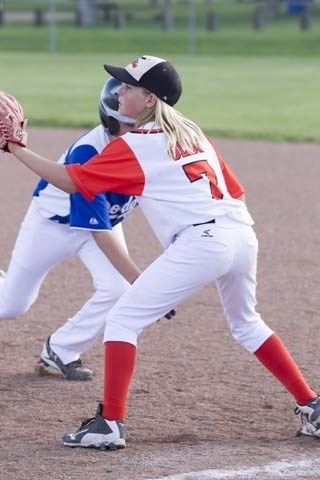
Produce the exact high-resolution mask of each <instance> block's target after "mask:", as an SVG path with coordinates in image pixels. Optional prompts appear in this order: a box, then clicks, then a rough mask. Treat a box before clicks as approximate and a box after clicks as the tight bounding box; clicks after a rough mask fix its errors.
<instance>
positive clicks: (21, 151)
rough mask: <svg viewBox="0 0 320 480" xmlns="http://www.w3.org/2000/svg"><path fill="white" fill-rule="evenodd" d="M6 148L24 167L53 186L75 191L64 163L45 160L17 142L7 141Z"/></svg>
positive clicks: (68, 191) (69, 191)
mask: <svg viewBox="0 0 320 480" xmlns="http://www.w3.org/2000/svg"><path fill="white" fill-rule="evenodd" d="M8 150H9V151H10V152H11V153H12V154H13V155H14V156H15V157H16V158H17V159H18V160H19V161H20V162H21V163H23V164H24V165H25V166H26V167H28V168H29V169H30V170H32V171H33V172H34V173H36V174H37V175H39V177H42V178H45V179H46V180H47V181H48V182H49V183H52V184H53V185H54V186H55V187H57V188H60V189H61V190H64V191H65V192H67V193H73V192H76V191H77V189H76V187H75V185H74V183H73V181H72V179H71V178H70V176H69V174H68V172H67V170H66V168H65V167H64V165H61V164H59V163H56V162H53V161H51V160H47V159H46V158H44V157H41V156H40V155H38V154H36V153H34V152H32V151H31V150H29V149H28V148H24V147H21V146H20V145H18V144H17V143H11V142H9V143H8Z"/></svg>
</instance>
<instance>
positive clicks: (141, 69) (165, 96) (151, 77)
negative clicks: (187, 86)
mask: <svg viewBox="0 0 320 480" xmlns="http://www.w3.org/2000/svg"><path fill="white" fill-rule="evenodd" d="M104 68H105V70H106V71H107V72H108V73H109V74H110V75H111V76H112V77H114V78H117V79H118V80H120V82H123V83H127V84H128V85H134V86H135V87H143V88H145V89H146V90H149V92H152V93H154V94H155V95H156V96H157V97H158V98H160V100H163V101H164V102H165V103H167V104H168V105H171V106H173V105H174V104H175V103H177V101H178V100H179V98H180V95H181V92H182V86H181V80H180V77H179V75H178V73H177V71H176V69H175V68H174V67H173V65H172V64H171V63H170V62H168V61H167V60H164V59H163V58H159V57H152V56H150V55H143V56H141V57H138V58H137V59H135V60H132V62H130V63H129V65H127V66H126V67H125V68H122V67H114V66H112V65H104Z"/></svg>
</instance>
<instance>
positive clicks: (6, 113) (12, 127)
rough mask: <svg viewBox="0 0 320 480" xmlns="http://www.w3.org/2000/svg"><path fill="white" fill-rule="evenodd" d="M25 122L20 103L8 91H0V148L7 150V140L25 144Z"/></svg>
mask: <svg viewBox="0 0 320 480" xmlns="http://www.w3.org/2000/svg"><path fill="white" fill-rule="evenodd" d="M26 124H27V121H26V120H25V118H24V113H23V109H22V107H21V105H20V103H19V102H18V101H17V100H16V99H15V98H14V97H13V96H12V95H10V94H9V93H6V92H3V91H0V150H3V151H4V152H9V149H8V142H12V143H18V144H19V145H22V146H23V147H25V146H26V144H27V132H26V131H25V127H26Z"/></svg>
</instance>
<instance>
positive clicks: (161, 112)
mask: <svg viewBox="0 0 320 480" xmlns="http://www.w3.org/2000/svg"><path fill="white" fill-rule="evenodd" d="M148 122H154V123H155V124H156V125H157V126H158V127H160V128H161V129H162V130H163V131H164V133H165V135H166V137H167V149H168V153H169V154H170V155H171V153H172V152H175V150H176V146H177V144H178V145H179V146H180V147H181V148H182V149H183V150H185V151H187V152H189V153H193V152H194V150H195V148H199V149H203V147H204V143H205V135H204V133H203V132H202V130H201V128H200V127H199V126H198V125H197V124H196V123H194V122H193V121H192V120H189V119H188V118H186V117H185V116H184V115H182V113H180V112H178V110H175V108H173V107H171V106H170V105H167V104H166V103H165V102H163V101H162V100H160V99H157V101H156V103H155V105H154V107H153V108H151V109H148V110H147V111H146V112H145V113H144V114H143V115H142V116H141V117H140V118H139V119H137V121H136V126H137V127H142V126H143V125H145V124H146V123H148Z"/></svg>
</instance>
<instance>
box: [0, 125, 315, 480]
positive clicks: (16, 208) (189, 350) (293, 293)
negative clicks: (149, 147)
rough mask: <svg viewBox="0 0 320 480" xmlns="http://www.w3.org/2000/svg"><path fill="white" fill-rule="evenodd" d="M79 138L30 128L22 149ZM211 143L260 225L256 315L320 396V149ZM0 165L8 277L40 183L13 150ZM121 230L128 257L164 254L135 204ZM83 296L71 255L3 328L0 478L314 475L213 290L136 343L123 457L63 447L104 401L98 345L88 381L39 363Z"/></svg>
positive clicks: (283, 409)
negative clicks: (42, 371)
mask: <svg viewBox="0 0 320 480" xmlns="http://www.w3.org/2000/svg"><path fill="white" fill-rule="evenodd" d="M79 133H80V131H79V130H78V131H76V130H67V131H64V130H62V129H61V130H58V131H52V130H49V129H48V130H47V129H31V133H30V146H31V148H35V149H36V150H37V151H38V152H41V153H43V154H47V155H48V156H49V157H50V158H53V159H54V158H56V156H57V155H58V154H59V153H60V152H61V151H62V149H63V148H64V147H66V146H67V145H68V144H69V142H70V141H71V140H73V139H74V138H75V137H76V136H77V135H78V134H79ZM217 145H218V147H220V150H221V152H222V153H223V155H224V157H225V159H226V160H227V161H228V162H229V163H230V165H231V166H232V167H233V169H234V170H235V171H236V173H237V174H238V176H239V177H240V179H241V180H242V182H243V183H244V184H245V186H246V188H247V203H248V205H249V209H250V211H251V213H252V214H253V217H254V218H255V220H256V231H257V234H258V238H259V240H260V257H259V267H258V309H259V311H260V313H261V314H262V316H263V318H264V319H265V320H266V321H267V323H268V324H269V325H270V326H271V327H272V328H274V329H275V331H276V332H277V333H279V334H280V335H281V336H282V338H283V340H284V341H285V343H286V345H287V346H288V348H289V350H290V351H291V352H292V354H293V355H294V356H295V358H296V360H297V361H298V363H299V365H300V366H301V369H302V370H303V372H304V374H305V375H306V377H307V379H308V380H309V381H310V382H311V384H312V386H313V387H314V388H315V389H318V390H320V379H319V368H318V362H317V354H318V351H319V340H320V335H319V311H320V295H319V290H320V289H319V283H318V278H319V271H320V255H319V253H318V252H319V249H318V246H319V233H318V232H319V225H320V209H319V178H320V162H319V153H320V146H319V145H311V144H296V145H294V144H284V143H281V144H271V143H265V142H245V141H225V140H217ZM0 157H2V158H0V160H1V161H0V190H1V203H0V219H1V233H0V238H1V241H0V246H1V248H0V268H2V269H6V267H7V265H8V262H9V258H10V252H11V249H12V247H13V243H14V240H15V237H16V234H17V232H18V230H19V226H20V222H21V220H22V218H23V215H24V212H25V210H26V207H27V205H28V202H29V200H30V196H31V193H32V189H33V186H34V184H35V182H36V180H37V177H36V176H35V175H33V174H32V173H31V172H29V171H28V170H27V169H26V168H25V167H23V166H22V165H20V164H18V162H17V161H15V160H14V159H13V158H11V156H10V155H1V154H0ZM125 231H126V232H127V239H128V244H129V248H130V251H131V254H132V256H133V257H134V258H135V260H136V261H137V263H138V264H139V265H140V266H141V267H144V266H146V265H147V264H149V263H150V261H151V260H152V259H153V258H155V256H156V255H157V254H158V253H159V252H160V247H159V244H158V242H157V240H155V238H154V237H153V234H152V233H151V231H150V229H149V227H148V226H147V225H146V223H145V220H144V219H143V217H142V215H141V213H140V211H139V210H138V209H137V210H136V211H135V212H134V213H133V214H132V215H131V216H130V217H129V218H128V219H127V220H126V222H125ZM35 261H36V258H35ZM91 292H92V285H91V282H90V277H89V275H88V273H87V271H86V270H85V269H84V267H83V266H82V264H81V263H80V262H79V261H78V260H77V259H71V260H69V261H67V262H65V263H64V264H61V265H59V266H58V267H57V268H56V269H54V270H53V271H52V272H51V273H50V275H49V276H48V277H47V279H46V280H45V282H44V285H43V288H42V290H41V295H40V297H39V299H38V301H37V303H36V304H35V305H34V306H33V307H32V308H31V309H30V311H29V312H28V313H27V314H26V315H25V316H24V317H23V318H20V319H18V320H10V321H9V320H6V321H1V322H0V338H1V340H0V411H1V435H0V480H29V479H30V480H31V479H32V480H36V479H41V480H51V479H52V480H60V479H61V480H66V479H68V480H69V479H70V480H88V479H94V480H143V479H158V478H161V477H165V476H176V477H175V479H177V480H182V479H183V480H187V479H188V480H189V479H190V480H193V479H195V478H197V479H199V480H200V479H201V480H204V479H213V478H214V479H220V478H223V479H227V480H228V479H231V478H232V479H234V478H236V479H239V478H247V479H250V480H255V479H258V478H259V480H265V479H269V478H270V479H271V478H272V479H279V478H288V479H296V478H308V479H318V478H319V476H320V475H319V474H317V473H315V468H317V469H318V471H319V472H320V461H319V460H318V458H319V452H320V441H317V440H315V439H313V438H301V437H299V438H298V437H296V436H295V432H296V429H297V426H298V424H299V419H298V417H296V416H295V415H294V414H293V409H294V402H293V400H292V398H291V397H290V396H289V395H288V394H287V393H286V392H285V391H284V390H283V388H282V386H281V385H280V384H278V383H277V382H276V381H275V380H274V379H273V378H272V377H271V376H270V375H269V374H268V373H267V372H265V371H264V370H263V368H262V367H261V366H260V365H259V364H258V363H257V362H256V360H255V359H254V358H252V357H251V356H250V355H249V354H248V353H246V352H245V351H244V350H243V349H242V348H241V347H240V346H239V345H237V344H236V343H235V342H234V341H233V340H232V338H231V336H230V333H229V331H228V328H227V324H226V321H225V320H224V318H223V315H222V310H221V307H220V304H219V301H218V297H217V294H216V291H215V288H214V286H208V287H206V288H204V289H203V290H202V291H201V292H199V293H198V294H196V295H194V296H193V297H192V298H190V299H189V300H188V301H186V302H185V303H184V304H183V305H181V306H179V308H178V309H177V316H176V317H175V319H174V320H162V321H161V322H159V323H156V324H155V325H153V326H152V327H150V328H149V329H147V330H146V331H145V332H144V333H143V334H142V336H141V338H140V344H139V347H140V348H139V359H138V365H137V369H136V374H135V377H134V381H133V385H132V389H131V395H130V401H129V412H128V419H127V422H126V427H127V446H128V448H127V449H125V450H123V451H118V452H96V451H85V450H81V449H69V448H66V447H64V446H63V445H62V441H61V438H62V435H63V433H65V432H66V431H68V430H69V429H73V428H74V427H76V426H78V424H79V422H80V421H81V420H83V419H84V418H87V417H88V416H93V414H94V411H95V409H96V405H97V401H98V400H99V399H100V398H101V393H102V375H103V372H102V344H101V342H100V341H98V342H97V343H96V345H95V347H94V348H93V349H92V350H91V351H90V352H88V353H87V354H85V355H84V357H83V359H84V361H85V363H86V364H88V366H90V367H92V368H93V369H94V370H95V373H96V375H95V378H94V380H93V381H92V382H89V383H73V382H67V381H65V380H63V379H62V378H61V377H59V376H57V375H50V376H46V377H39V376H37V375H36V374H35V373H34V366H35V364H36V362H37V359H38V356H39V353H40V351H41V348H42V343H43V341H44V339H45V338H46V337H47V335H48V334H49V333H50V332H51V331H52V330H53V329H55V328H56V327H58V326H59V325H61V324H62V323H63V322H64V321H65V320H66V318H68V316H70V315H72V314H73V313H74V312H75V311H76V310H77V309H78V308H79V307H80V306H81V305H82V304H83V303H84V301H85V300H86V299H87V298H88V296H89V295H90V294H91ZM279 462H282V463H279ZM266 465H268V466H269V467H268V469H264V468H265V466H266ZM279 465H280V466H279ZM281 465H282V467H281ZM298 465H300V468H302V470H303V469H304V467H303V466H304V465H305V471H304V473H301V472H300V473H299V471H298V470H297V469H298ZM312 465H313V467H312ZM301 466H302V467H301ZM259 468H260V469H262V470H259ZM276 468H278V470H277V471H276ZM208 470H209V471H210V472H211V473H208V472H207V473H206V472H203V473H202V474H197V475H196V474H191V473H190V475H188V476H183V475H182V474H183V473H188V472H197V471H208ZM269 470H270V471H269ZM212 472H213V473H212ZM219 472H220V473H219ZM228 472H229V473H228ZM241 472H242V473H241ZM261 472H262V473H261ZM272 472H273V473H272Z"/></svg>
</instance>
